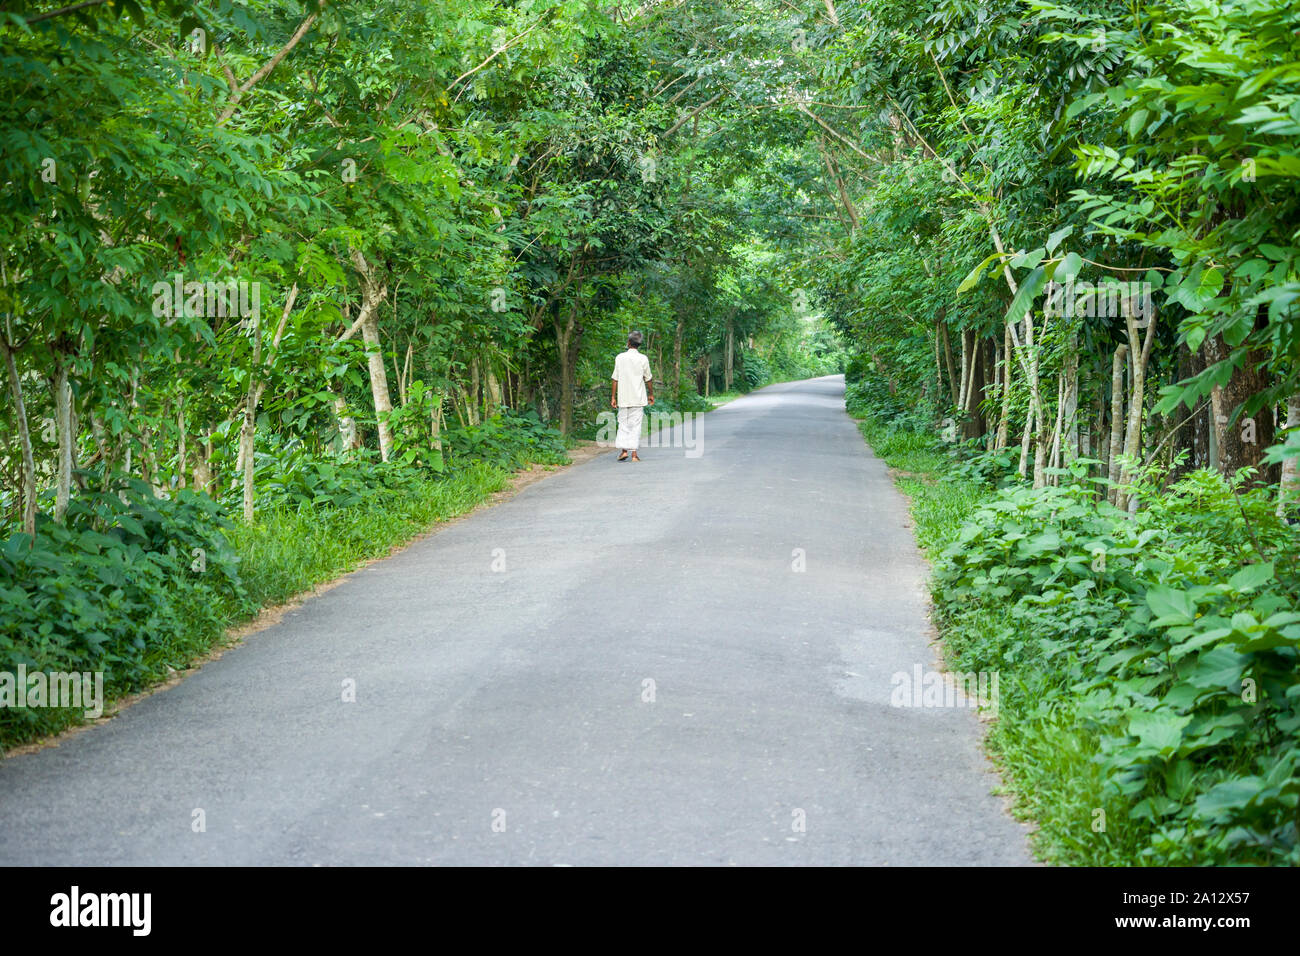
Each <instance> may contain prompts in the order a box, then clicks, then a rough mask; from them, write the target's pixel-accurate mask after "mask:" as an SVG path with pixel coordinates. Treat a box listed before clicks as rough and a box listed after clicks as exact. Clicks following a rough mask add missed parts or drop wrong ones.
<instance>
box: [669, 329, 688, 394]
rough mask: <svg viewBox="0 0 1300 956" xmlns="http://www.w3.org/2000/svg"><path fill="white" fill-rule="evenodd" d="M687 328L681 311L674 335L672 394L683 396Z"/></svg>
mask: <svg viewBox="0 0 1300 956" xmlns="http://www.w3.org/2000/svg"><path fill="white" fill-rule="evenodd" d="M685 330H686V317H685V316H683V315H682V314H681V313H678V315H677V331H676V333H675V334H674V335H673V391H672V394H673V395H674V396H677V397H678V398H680V397H681V394H682V335H683V333H684V332H685Z"/></svg>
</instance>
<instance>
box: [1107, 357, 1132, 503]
mask: <svg viewBox="0 0 1300 956" xmlns="http://www.w3.org/2000/svg"><path fill="white" fill-rule="evenodd" d="M1127 354H1128V346H1127V345H1122V344H1121V345H1117V346H1115V358H1114V359H1113V360H1112V362H1111V368H1110V445H1109V452H1110V456H1109V457H1110V460H1109V461H1108V462H1107V467H1106V477H1107V478H1109V479H1110V488H1108V489H1107V491H1106V497H1107V499H1109V500H1110V502H1111V504H1114V503H1115V502H1116V501H1117V495H1118V494H1119V487H1118V486H1119V456H1120V454H1121V451H1122V449H1123V441H1124V437H1123V436H1124V432H1123V429H1124V356H1126V355H1127Z"/></svg>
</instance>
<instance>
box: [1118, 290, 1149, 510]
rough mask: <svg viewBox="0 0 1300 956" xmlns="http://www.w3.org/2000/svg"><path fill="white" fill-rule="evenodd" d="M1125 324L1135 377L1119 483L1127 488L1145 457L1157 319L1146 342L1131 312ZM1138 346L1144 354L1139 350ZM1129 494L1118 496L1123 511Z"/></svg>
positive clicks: (1132, 379)
mask: <svg viewBox="0 0 1300 956" xmlns="http://www.w3.org/2000/svg"><path fill="white" fill-rule="evenodd" d="M1125 312H1126V313H1127V315H1126V316H1125V320H1126V324H1127V326H1128V342H1129V359H1130V365H1131V369H1132V376H1131V380H1130V382H1129V409H1128V425H1127V427H1126V428H1125V430H1124V457H1125V458H1126V459H1128V464H1126V465H1124V467H1123V468H1121V470H1120V479H1119V483H1120V485H1121V486H1127V485H1128V484H1129V483H1130V482H1131V481H1132V480H1133V477H1134V474H1135V473H1134V469H1135V468H1136V467H1137V464H1138V462H1139V461H1141V458H1142V421H1143V418H1144V409H1143V404H1144V402H1145V399H1146V371H1147V362H1148V361H1149V360H1150V358H1151V344H1152V342H1154V341H1155V333H1156V319H1155V316H1154V315H1153V316H1151V319H1150V322H1149V324H1148V325H1147V334H1146V341H1145V342H1142V343H1139V334H1138V328H1137V320H1136V319H1135V318H1134V316H1133V313H1132V311H1131V310H1129V309H1125ZM1139 344H1140V345H1141V351H1139ZM1128 501H1129V495H1128V492H1127V491H1123V492H1121V493H1120V494H1119V496H1118V499H1117V502H1116V504H1117V506H1118V507H1119V508H1121V509H1124V508H1127V507H1128Z"/></svg>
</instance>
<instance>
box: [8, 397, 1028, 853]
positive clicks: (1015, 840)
mask: <svg viewBox="0 0 1300 956" xmlns="http://www.w3.org/2000/svg"><path fill="white" fill-rule="evenodd" d="M843 390H844V386H843V379H842V378H841V377H838V376H834V377H829V378H821V379H814V380H811V381H807V382H798V383H792V384H788V385H777V386H771V387H769V388H766V389H763V390H761V391H759V392H757V393H755V394H753V395H750V396H748V397H746V398H742V399H740V400H738V401H736V402H734V403H732V404H730V405H728V406H725V407H723V408H721V409H719V410H718V411H715V412H712V413H710V414H709V415H707V416H705V417H704V418H703V420H702V422H701V424H700V426H699V434H698V436H696V437H698V438H699V439H700V440H701V441H700V444H699V445H697V446H696V448H695V449H691V450H689V452H690V453H689V455H688V449H685V448H682V447H676V448H673V447H667V448H649V449H644V450H643V456H644V461H643V462H641V463H640V464H631V463H629V464H618V463H616V462H615V460H614V457H613V455H612V454H604V455H601V456H599V457H597V458H595V459H593V460H591V461H589V462H587V463H586V464H583V465H578V466H575V467H573V468H571V469H566V470H565V471H562V472H559V473H557V474H556V475H555V476H553V477H550V478H548V479H546V480H545V481H541V482H537V483H535V484H533V485H530V486H529V487H527V488H525V489H524V490H522V491H521V492H520V493H519V494H518V495H517V496H515V497H514V498H512V499H510V500H509V501H506V502H505V503H503V504H501V505H499V506H497V507H494V508H490V509H487V510H484V511H481V512H479V513H478V514H476V515H474V516H473V517H471V518H468V519H466V520H464V521H461V522H458V523H455V524H452V525H450V526H449V527H447V528H446V529H444V530H443V531H441V532H439V533H438V534H435V535H433V536H431V537H428V538H426V539H425V540H423V541H421V542H420V543H418V544H416V545H414V546H412V547H411V548H409V549H407V550H406V551H404V552H402V553H400V554H398V555H396V556H395V557H393V558H390V559H388V560H386V561H383V562H380V563H377V564H374V565H371V566H369V567H367V568H365V569H363V570H361V571H359V572H357V573H356V574H353V575H352V576H351V577H349V578H348V579H347V580H346V581H344V582H343V583H342V584H341V585H339V586H338V587H336V588H334V589H333V590H330V591H328V592H326V593H325V594H323V595H320V596H319V597H317V598H315V599H313V600H311V601H309V602H307V603H306V604H305V605H303V606H302V607H301V608H300V609H298V610H297V611H294V612H292V613H290V614H289V615H287V616H286V617H285V619H284V620H283V621H282V622H281V623H280V624H278V625H276V626H274V627H271V628H270V629H268V630H265V631H262V632H261V633H258V634H256V635H254V636H252V637H250V638H249V639H248V641H247V642H246V643H245V644H244V645H242V646H240V647H238V648H235V649H233V650H231V651H229V652H227V653H226V654H225V655H224V656H223V657H222V658H220V659H219V660H217V661H215V662H213V663H211V664H209V665H207V666H206V667H204V668H202V669H201V670H200V671H199V672H197V673H196V674H194V675H193V676H192V677H190V678H189V679H188V680H186V681H184V682H183V683H181V684H179V685H178V686H176V687H173V688H171V689H169V690H166V691H164V692H161V693H158V694H155V695H153V696H151V697H149V698H146V699H145V700H143V701H141V702H140V703H138V704H136V705H135V706H134V707H131V708H129V709H128V710H127V711H125V712H124V713H123V714H122V715H120V716H119V717H117V718H116V719H114V720H111V721H108V722H106V723H105V724H104V725H102V726H100V727H96V728H93V729H91V730H89V731H87V732H85V733H82V734H79V735H76V736H74V737H72V738H70V739H69V740H67V741H66V742H65V743H63V744H62V745H61V746H59V747H57V748H52V749H47V750H44V751H41V752H37V753H34V754H28V755H23V756H16V757H13V758H11V759H8V760H5V761H3V762H0V863H4V864H136V865H140V864H272V865H278V864H304V865H310V864H323V865H331V864H506V863H510V864H537V865H563V864H723V865H725V864H742V865H745V864H888V865H918V864H919V865H960V864H1022V863H1027V862H1029V857H1028V854H1027V851H1026V842H1025V831H1024V829H1023V828H1022V827H1021V826H1020V825H1018V824H1016V823H1015V822H1013V821H1012V820H1011V819H1010V818H1009V817H1007V816H1006V814H1005V813H1004V812H1003V810H1002V807H1001V804H1000V802H999V800H998V798H996V797H994V796H991V795H990V793H989V791H990V788H991V787H993V786H995V785H996V782H997V781H996V779H995V778H994V776H993V775H992V774H991V773H990V771H989V768H988V766H987V764H986V762H985V760H984V758H983V757H982V756H981V754H980V750H979V745H978V737H979V728H978V722H977V719H976V718H975V716H973V714H972V713H971V712H970V711H969V710H967V709H956V708H924V707H912V708H908V707H894V706H891V705H890V697H891V693H892V692H893V690H894V687H893V684H892V681H891V678H892V675H894V674H895V673H897V672H906V673H908V674H912V673H913V672H914V667H915V666H918V665H919V666H921V667H922V668H925V669H927V670H928V669H931V668H933V667H934V666H935V662H934V657H933V654H932V651H931V649H930V647H929V645H928V643H927V623H926V618H925V600H924V575H925V568H924V565H923V563H922V561H921V559H920V557H919V555H918V553H917V551H916V548H915V545H914V544H913V540H912V537H911V533H910V532H909V531H908V530H907V523H908V519H907V513H906V508H905V506H904V503H903V501H902V499H901V497H900V496H899V494H898V493H897V492H896V491H895V490H894V488H893V487H892V485H891V483H890V481H889V479H888V477H887V476H886V473H885V467H884V464H883V463H882V462H881V461H879V460H878V459H876V458H874V457H873V456H872V455H871V454H870V452H869V451H868V449H867V448H866V447H865V445H864V444H863V442H862V439H861V437H860V436H859V434H858V432H857V430H856V428H855V427H854V425H853V423H852V422H851V421H850V419H849V418H848V417H847V416H846V414H845V413H844V407H843ZM687 437H688V438H689V437H691V436H687ZM674 438H675V439H676V440H678V441H681V440H682V438H681V436H680V433H674ZM696 452H699V453H698V454H697V453H696ZM503 561H504V570H493V564H494V562H495V563H496V564H497V566H498V567H500V566H501V564H502V562H503ZM801 563H802V564H803V566H804V568H805V569H804V570H802V571H799V570H795V568H796V567H797V566H798V565H800V564H801ZM345 680H351V681H355V687H356V700H355V702H345V701H344V700H343V696H344V695H343V692H342V687H343V683H344V681H345ZM651 682H652V683H651ZM196 810H201V811H202V812H203V820H204V823H205V824H206V830H205V831H204V832H195V825H194V824H195V820H196V819H197V817H196V814H195V811H196Z"/></svg>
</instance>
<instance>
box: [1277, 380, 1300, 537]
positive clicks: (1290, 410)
mask: <svg viewBox="0 0 1300 956" xmlns="http://www.w3.org/2000/svg"><path fill="white" fill-rule="evenodd" d="M1286 427H1287V437H1286V447H1287V449H1288V450H1289V451H1290V452H1292V454H1291V457H1289V458H1286V459H1284V460H1283V462H1282V475H1281V477H1280V478H1279V480H1278V486H1277V514H1278V517H1279V518H1282V517H1285V516H1286V512H1287V506H1288V505H1289V504H1291V503H1293V502H1294V501H1295V500H1296V499H1297V498H1300V462H1298V461H1297V456H1300V392H1297V393H1296V394H1294V395H1292V396H1291V397H1290V398H1289V399H1287V403H1286Z"/></svg>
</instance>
